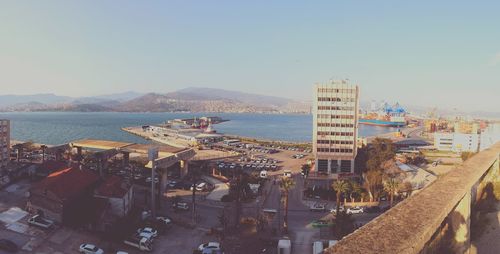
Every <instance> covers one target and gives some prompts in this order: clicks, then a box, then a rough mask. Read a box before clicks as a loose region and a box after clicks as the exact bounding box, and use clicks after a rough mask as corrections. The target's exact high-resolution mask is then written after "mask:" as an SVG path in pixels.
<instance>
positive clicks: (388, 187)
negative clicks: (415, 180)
mask: <svg viewBox="0 0 500 254" xmlns="http://www.w3.org/2000/svg"><path fill="white" fill-rule="evenodd" d="M400 183H401V182H400V181H399V180H398V179H397V178H395V177H389V178H388V179H387V180H385V181H384V190H385V191H386V192H387V193H389V195H390V197H391V199H390V206H391V207H392V204H393V202H394V195H395V194H397V193H398V190H399V185H400Z"/></svg>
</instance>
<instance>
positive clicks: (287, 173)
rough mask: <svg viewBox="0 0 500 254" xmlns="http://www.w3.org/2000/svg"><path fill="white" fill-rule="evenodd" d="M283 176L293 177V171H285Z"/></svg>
mask: <svg viewBox="0 0 500 254" xmlns="http://www.w3.org/2000/svg"><path fill="white" fill-rule="evenodd" d="M283 176H284V177H292V171H290V170H285V171H284V172H283Z"/></svg>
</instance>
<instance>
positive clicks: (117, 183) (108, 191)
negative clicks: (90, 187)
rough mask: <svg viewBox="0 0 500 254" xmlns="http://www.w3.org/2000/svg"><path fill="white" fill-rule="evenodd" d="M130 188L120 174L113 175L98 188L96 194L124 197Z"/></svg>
mask: <svg viewBox="0 0 500 254" xmlns="http://www.w3.org/2000/svg"><path fill="white" fill-rule="evenodd" d="M129 190H130V188H128V187H127V186H126V184H125V183H124V182H123V180H122V178H120V177H118V176H111V177H109V178H108V179H106V181H104V183H102V184H101V185H100V186H99V188H97V190H96V195H98V196H103V197H110V198H123V196H125V194H127V192H128V191H129Z"/></svg>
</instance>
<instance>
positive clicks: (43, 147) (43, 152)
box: [40, 145, 47, 163]
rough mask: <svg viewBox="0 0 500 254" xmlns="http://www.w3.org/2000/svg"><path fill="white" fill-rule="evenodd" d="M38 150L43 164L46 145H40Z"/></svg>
mask: <svg viewBox="0 0 500 254" xmlns="http://www.w3.org/2000/svg"><path fill="white" fill-rule="evenodd" d="M40 148H41V149H42V163H44V162H45V149H47V146H46V145H41V146H40Z"/></svg>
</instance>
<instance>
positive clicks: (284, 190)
mask: <svg viewBox="0 0 500 254" xmlns="http://www.w3.org/2000/svg"><path fill="white" fill-rule="evenodd" d="M294 187H295V181H294V180H293V179H292V178H290V177H282V178H281V181H280V189H281V194H282V195H283V199H284V203H285V215H284V216H283V231H284V232H285V233H288V193H289V191H290V190H291V189H293V188H294Z"/></svg>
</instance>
